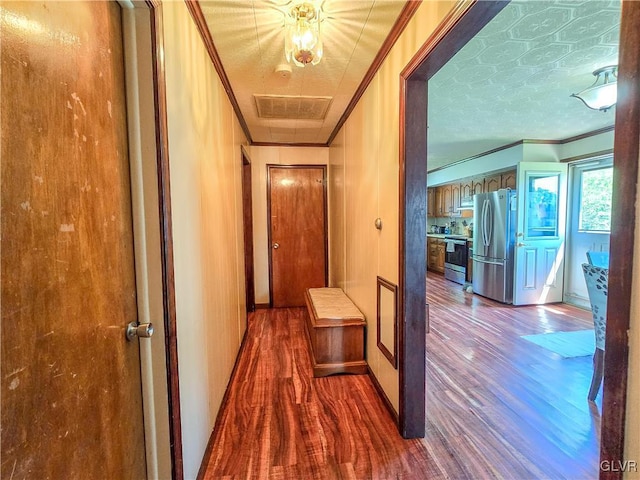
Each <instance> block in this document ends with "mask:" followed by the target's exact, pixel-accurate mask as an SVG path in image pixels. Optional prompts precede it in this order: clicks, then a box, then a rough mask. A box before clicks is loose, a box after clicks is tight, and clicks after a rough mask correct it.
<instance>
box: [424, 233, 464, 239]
mask: <svg viewBox="0 0 640 480" xmlns="http://www.w3.org/2000/svg"><path fill="white" fill-rule="evenodd" d="M445 237H453V238H459V239H462V240H471V241H473V237H467V236H465V235H457V234H455V233H449V234H445V233H427V238H441V239H443V240H444V238H445Z"/></svg>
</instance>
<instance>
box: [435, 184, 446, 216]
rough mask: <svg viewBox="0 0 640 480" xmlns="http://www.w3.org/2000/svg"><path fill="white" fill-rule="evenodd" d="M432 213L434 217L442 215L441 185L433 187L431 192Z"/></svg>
mask: <svg viewBox="0 0 640 480" xmlns="http://www.w3.org/2000/svg"><path fill="white" fill-rule="evenodd" d="M433 214H434V216H435V217H443V216H444V215H443V211H442V187H435V188H434V193H433Z"/></svg>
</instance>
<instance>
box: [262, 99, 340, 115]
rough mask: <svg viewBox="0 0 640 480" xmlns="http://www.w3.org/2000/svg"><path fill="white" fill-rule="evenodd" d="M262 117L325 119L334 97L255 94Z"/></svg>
mask: <svg viewBox="0 0 640 480" xmlns="http://www.w3.org/2000/svg"><path fill="white" fill-rule="evenodd" d="M253 97H254V98H255V100H256V107H257V108H258V116H259V117H260V118H286V119H289V120H324V117H325V116H326V115H327V110H329V105H330V104H331V100H332V99H333V97H302V96H298V97H294V96H290V95H254V96H253Z"/></svg>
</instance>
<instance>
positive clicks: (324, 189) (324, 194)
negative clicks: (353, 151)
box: [266, 163, 329, 308]
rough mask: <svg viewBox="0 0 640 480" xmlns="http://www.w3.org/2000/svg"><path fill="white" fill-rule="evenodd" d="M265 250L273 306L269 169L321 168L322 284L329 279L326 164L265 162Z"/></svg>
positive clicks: (270, 303)
mask: <svg viewBox="0 0 640 480" xmlns="http://www.w3.org/2000/svg"><path fill="white" fill-rule="evenodd" d="M266 167H267V250H268V258H269V308H273V261H272V255H271V244H272V241H271V169H272V168H282V169H304V168H309V169H311V168H321V169H322V197H323V203H324V232H323V235H324V284H325V286H326V285H327V282H328V280H329V218H328V201H327V165H322V164H308V165H307V164H294V165H280V164H277V163H267V165H266Z"/></svg>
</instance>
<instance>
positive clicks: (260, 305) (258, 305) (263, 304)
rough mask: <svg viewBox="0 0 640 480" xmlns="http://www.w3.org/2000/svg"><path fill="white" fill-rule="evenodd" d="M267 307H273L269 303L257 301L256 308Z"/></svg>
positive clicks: (262, 308)
mask: <svg viewBox="0 0 640 480" xmlns="http://www.w3.org/2000/svg"><path fill="white" fill-rule="evenodd" d="M266 308H271V306H270V305H269V304H268V303H256V310H264V309H266Z"/></svg>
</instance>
